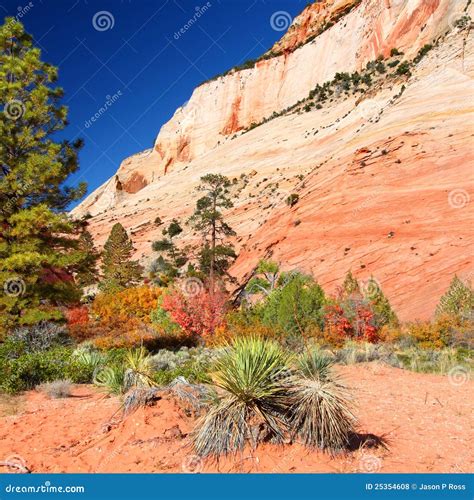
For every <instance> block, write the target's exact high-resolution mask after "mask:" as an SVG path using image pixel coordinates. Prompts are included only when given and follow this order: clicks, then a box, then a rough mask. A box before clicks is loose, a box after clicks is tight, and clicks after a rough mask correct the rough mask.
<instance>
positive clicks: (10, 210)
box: [0, 18, 85, 331]
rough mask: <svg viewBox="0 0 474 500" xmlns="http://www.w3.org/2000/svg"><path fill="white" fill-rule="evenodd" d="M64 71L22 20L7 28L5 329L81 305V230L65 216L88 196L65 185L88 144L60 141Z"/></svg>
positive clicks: (0, 58)
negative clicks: (59, 82)
mask: <svg viewBox="0 0 474 500" xmlns="http://www.w3.org/2000/svg"><path fill="white" fill-rule="evenodd" d="M56 79H57V68H55V67H54V66H51V65H50V64H47V63H45V62H43V61H42V60H41V53H40V50H39V49H38V48H36V47H34V45H33V42H32V38H31V37H30V36H29V35H28V34H27V33H25V31H24V28H23V26H22V24H21V23H19V22H17V21H16V20H15V19H13V18H7V19H6V20H5V24H3V25H2V26H0V104H1V107H2V109H3V111H2V112H1V113H0V287H1V288H0V290H1V292H2V293H1V294H0V330H3V331H5V330H7V329H9V328H11V327H13V326H15V325H16V324H31V323H35V322H37V321H39V320H42V319H54V318H59V317H61V313H60V312H59V309H58V306H60V305H64V304H67V303H68V302H69V301H71V300H77V298H78V295H79V289H78V288H77V286H76V285H75V283H74V280H73V275H74V274H75V273H76V272H77V270H78V268H79V267H80V266H81V264H82V262H83V261H84V257H85V256H84V254H83V253H82V252H81V251H80V249H79V248H78V238H77V237H78V236H79V234H80V231H81V228H80V226H79V225H78V224H77V223H75V222H73V221H71V220H69V219H68V217H67V216H66V215H65V214H64V213H63V212H62V211H63V210H64V209H65V208H66V207H67V206H68V205H69V203H70V202H71V201H74V200H77V199H79V198H81V197H82V196H83V194H84V193H85V185H84V184H80V185H79V186H78V187H77V188H73V187H68V186H67V185H65V182H66V181H67V178H68V177H69V175H70V174H72V173H74V172H76V171H77V169H78V151H79V149H80V148H81V146H82V141H80V140H77V141H75V142H73V143H71V142H69V141H67V140H62V141H60V142H58V141H55V140H53V134H55V133H56V132H59V131H61V130H63V129H64V128H65V127H66V125H67V108H66V107H65V106H62V105H61V104H60V100H61V98H62V96H63V90H62V89H61V88H60V87H57V86H55V85H54V83H55V81H56Z"/></svg>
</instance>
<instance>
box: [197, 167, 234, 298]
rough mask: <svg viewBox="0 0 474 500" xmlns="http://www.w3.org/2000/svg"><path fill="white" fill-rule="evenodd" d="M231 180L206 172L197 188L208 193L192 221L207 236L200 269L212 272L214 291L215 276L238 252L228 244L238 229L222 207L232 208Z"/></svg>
mask: <svg viewBox="0 0 474 500" xmlns="http://www.w3.org/2000/svg"><path fill="white" fill-rule="evenodd" d="M230 186H231V182H230V180H229V179H228V178H227V177H225V176H223V175H221V174H207V175H205V176H203V177H201V183H200V185H199V187H198V191H200V192H203V193H205V194H204V196H202V197H201V198H199V200H198V201H197V203H196V209H195V211H194V214H193V215H192V216H191V217H190V219H189V223H190V224H191V225H192V226H193V227H194V228H195V229H197V230H198V231H200V232H201V234H202V235H203V237H204V245H203V247H202V249H201V252H200V259H199V261H200V267H201V270H202V271H203V272H204V273H206V274H208V275H209V285H210V289H211V293H212V292H213V291H214V281H215V277H216V275H217V276H222V275H224V274H225V273H226V272H227V269H228V268H229V266H230V264H231V262H232V260H233V259H235V257H236V255H235V252H234V249H233V247H232V245H229V244H228V243H226V239H227V238H228V237H229V236H234V235H235V232H234V231H233V230H232V228H231V227H230V226H229V225H228V224H227V223H226V222H225V221H224V215H223V213H222V210H225V209H229V208H232V207H233V203H232V200H231V195H230V189H229V188H230Z"/></svg>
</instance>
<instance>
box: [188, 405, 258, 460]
mask: <svg viewBox="0 0 474 500" xmlns="http://www.w3.org/2000/svg"><path fill="white" fill-rule="evenodd" d="M249 420H250V410H249V407H248V406H247V405H246V404H245V403H244V402H243V401H239V400H238V399H236V398H234V397H232V396H230V397H226V398H223V399H221V400H220V401H219V402H218V404H217V405H215V406H213V407H211V408H210V410H209V412H208V413H207V414H206V415H205V416H204V417H203V418H201V420H200V421H199V423H198V426H197V431H196V432H195V434H194V436H193V438H194V439H193V441H194V450H195V452H196V454H197V455H198V456H200V457H207V456H214V457H218V456H219V455H227V454H229V453H233V452H235V451H237V450H242V449H243V448H244V446H245V443H246V442H247V439H248V438H249V437H250V436H251V435H252V434H251V429H250V424H249Z"/></svg>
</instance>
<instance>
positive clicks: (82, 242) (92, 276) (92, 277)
mask: <svg viewBox="0 0 474 500" xmlns="http://www.w3.org/2000/svg"><path fill="white" fill-rule="evenodd" d="M79 249H80V251H81V252H82V253H83V254H84V256H85V257H84V260H83V262H82V265H81V266H80V268H79V269H78V270H77V274H76V281H77V283H78V284H79V285H80V286H82V287H86V286H91V285H94V284H95V283H97V274H98V273H97V261H98V260H99V258H100V253H99V252H98V251H97V249H96V248H95V246H94V240H93V239H92V235H91V233H90V232H89V231H88V230H87V229H84V230H83V231H82V234H81V235H80V236H79Z"/></svg>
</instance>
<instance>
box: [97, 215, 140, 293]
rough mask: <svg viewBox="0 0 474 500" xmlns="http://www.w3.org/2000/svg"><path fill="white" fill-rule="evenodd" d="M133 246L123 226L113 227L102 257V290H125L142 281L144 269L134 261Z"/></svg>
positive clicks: (118, 224) (115, 225) (116, 225)
mask: <svg viewBox="0 0 474 500" xmlns="http://www.w3.org/2000/svg"><path fill="white" fill-rule="evenodd" d="M133 250H134V248H133V244H132V242H131V241H130V238H129V237H128V234H127V231H125V228H124V227H123V226H122V224H120V223H117V224H114V226H113V227H112V231H111V232H110V236H109V237H108V239H107V241H106V242H105V245H104V252H103V257H102V276H103V277H102V281H101V283H100V285H99V286H100V289H101V290H102V291H105V292H113V291H117V290H123V289H124V288H126V287H128V286H133V285H136V284H138V283H139V282H140V280H141V273H142V268H141V266H140V264H139V263H138V262H137V261H135V260H132V254H133Z"/></svg>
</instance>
